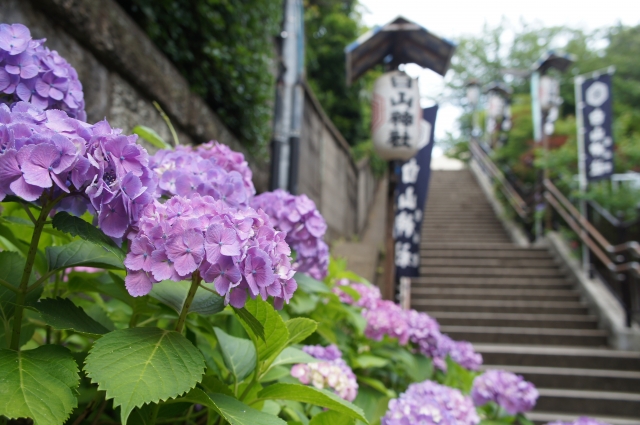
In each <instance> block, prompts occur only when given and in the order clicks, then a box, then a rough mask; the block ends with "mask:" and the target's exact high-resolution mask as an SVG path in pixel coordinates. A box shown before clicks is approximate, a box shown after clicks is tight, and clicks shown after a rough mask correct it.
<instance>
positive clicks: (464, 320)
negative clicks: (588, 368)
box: [431, 312, 598, 329]
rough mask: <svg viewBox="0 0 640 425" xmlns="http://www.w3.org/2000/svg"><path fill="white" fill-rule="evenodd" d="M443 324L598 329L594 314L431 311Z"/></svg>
mask: <svg viewBox="0 0 640 425" xmlns="http://www.w3.org/2000/svg"><path fill="white" fill-rule="evenodd" d="M431 316H433V317H434V318H435V319H436V320H438V322H439V323H440V325H441V326H508V327H512V328H515V327H522V328H532V327H537V328H561V329H596V328H597V325H598V323H597V318H596V317H594V316H585V315H573V314H522V313H511V314H510V313H460V312H455V313H451V312H434V313H431Z"/></svg>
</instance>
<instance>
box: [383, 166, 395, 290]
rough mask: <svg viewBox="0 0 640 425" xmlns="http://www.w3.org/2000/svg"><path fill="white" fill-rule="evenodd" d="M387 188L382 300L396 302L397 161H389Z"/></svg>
mask: <svg viewBox="0 0 640 425" xmlns="http://www.w3.org/2000/svg"><path fill="white" fill-rule="evenodd" d="M387 173H388V181H389V185H388V188H387V223H386V229H385V254H384V275H383V276H384V281H383V283H382V284H383V287H382V288H381V292H382V298H384V299H385V300H391V301H395V297H396V287H395V286H396V285H395V274H396V262H395V260H396V259H395V257H396V256H395V245H394V243H393V225H394V221H395V214H396V208H395V207H396V199H395V198H396V197H395V194H396V184H397V178H396V174H395V161H389V170H388V171H387Z"/></svg>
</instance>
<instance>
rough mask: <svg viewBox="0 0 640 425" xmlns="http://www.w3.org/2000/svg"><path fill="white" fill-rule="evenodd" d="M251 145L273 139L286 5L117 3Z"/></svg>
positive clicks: (189, 0)
mask: <svg viewBox="0 0 640 425" xmlns="http://www.w3.org/2000/svg"><path fill="white" fill-rule="evenodd" d="M118 1H119V3H120V5H121V6H122V7H124V9H125V10H126V11H127V12H128V13H129V14H130V15H131V16H133V18H134V19H135V20H136V21H137V22H138V23H139V25H140V26H141V27H142V29H143V30H144V31H145V32H146V33H147V34H148V35H149V37H150V38H151V39H152V40H153V41H154V42H155V44H156V45H157V46H158V47H159V48H160V49H161V50H162V51H163V52H164V53H165V54H166V55H167V56H168V57H169V59H171V61H172V62H173V63H174V64H175V65H176V67H177V68H178V69H179V70H180V72H181V73H182V75H184V76H185V78H186V79H187V80H188V81H189V84H190V85H191V89H192V90H193V91H194V92H196V93H198V94H199V95H201V96H202V97H203V98H204V99H205V100H206V102H207V103H208V104H209V105H210V106H211V107H212V108H213V110H214V111H215V112H216V113H217V114H218V115H219V116H220V118H221V119H222V120H223V121H224V123H225V124H226V125H227V126H228V127H229V129H230V130H231V131H232V132H233V133H235V134H236V135H237V136H238V137H239V138H240V139H241V140H242V141H243V142H244V143H245V144H247V145H249V146H256V145H257V146H264V145H265V144H266V143H267V141H268V140H269V138H270V121H271V110H272V103H273V102H272V98H273V94H274V80H275V71H274V66H275V65H274V53H275V48H274V42H273V37H274V36H276V35H277V34H278V33H279V31H280V24H281V20H282V1H281V0H251V1H238V0H118Z"/></svg>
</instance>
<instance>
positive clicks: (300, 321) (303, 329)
mask: <svg viewBox="0 0 640 425" xmlns="http://www.w3.org/2000/svg"><path fill="white" fill-rule="evenodd" d="M285 325H287V330H288V331H289V341H288V342H287V345H291V344H297V343H299V342H302V341H304V340H305V339H307V337H308V336H309V335H311V334H312V333H314V332H315V331H316V329H317V328H318V323H317V322H316V321H315V320H311V319H307V318H306V317H296V318H294V319H289V320H287V321H286V322H285Z"/></svg>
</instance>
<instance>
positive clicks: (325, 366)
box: [291, 345, 358, 401]
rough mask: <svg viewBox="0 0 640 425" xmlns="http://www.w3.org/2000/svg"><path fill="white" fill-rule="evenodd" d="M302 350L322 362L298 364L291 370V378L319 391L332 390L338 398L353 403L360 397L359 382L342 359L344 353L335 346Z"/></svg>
mask: <svg viewBox="0 0 640 425" xmlns="http://www.w3.org/2000/svg"><path fill="white" fill-rule="evenodd" d="M302 350H303V351H304V352H305V353H307V354H309V355H310V356H313V357H315V358H316V359H318V360H322V361H320V362H317V363H308V364H296V365H294V366H293V367H292V368H291V376H293V377H294V378H298V380H299V381H300V382H301V383H303V384H305V385H309V384H311V385H313V386H314V387H316V388H318V389H323V388H331V389H332V390H333V391H334V392H335V393H336V394H337V395H338V396H340V397H341V398H343V399H345V400H347V401H353V400H355V398H356V396H357V395H358V382H357V381H356V376H355V375H354V373H353V371H352V370H351V368H350V367H349V365H347V363H346V362H345V361H344V359H343V358H342V352H341V351H340V350H339V349H338V347H336V346H335V345H329V346H328V347H323V346H321V345H307V346H305V347H303V348H302Z"/></svg>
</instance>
